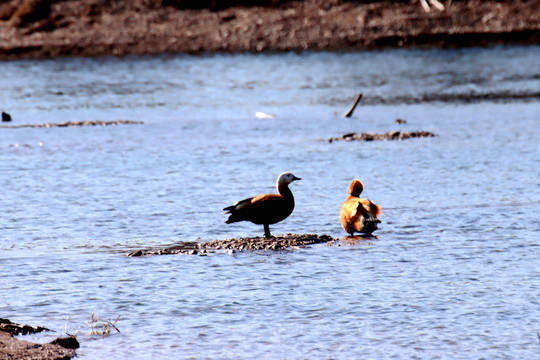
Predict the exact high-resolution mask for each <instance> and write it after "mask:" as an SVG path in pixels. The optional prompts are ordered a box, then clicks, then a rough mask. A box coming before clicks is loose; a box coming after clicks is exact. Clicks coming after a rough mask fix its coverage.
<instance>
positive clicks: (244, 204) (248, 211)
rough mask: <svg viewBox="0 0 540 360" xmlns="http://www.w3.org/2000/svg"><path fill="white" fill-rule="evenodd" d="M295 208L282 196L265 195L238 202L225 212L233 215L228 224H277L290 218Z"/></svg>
mask: <svg viewBox="0 0 540 360" xmlns="http://www.w3.org/2000/svg"><path fill="white" fill-rule="evenodd" d="M293 208H294V200H293V201H292V204H291V202H290V201H287V200H285V199H284V198H283V196H281V195H277V194H264V195H259V196H255V197H251V198H247V199H244V200H241V201H239V202H237V203H236V204H234V205H232V206H228V207H226V208H225V209H224V210H225V211H226V213H230V214H231V215H230V216H229V218H228V219H227V221H225V222H226V223H227V224H230V223H233V222H238V221H251V222H253V223H255V224H275V223H276V222H279V221H281V220H283V219H285V218H286V217H287V216H289V215H290V214H291V212H292V210H293Z"/></svg>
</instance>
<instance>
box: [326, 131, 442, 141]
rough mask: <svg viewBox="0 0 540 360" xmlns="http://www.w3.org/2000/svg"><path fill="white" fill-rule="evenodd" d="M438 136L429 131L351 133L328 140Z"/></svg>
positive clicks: (402, 138)
mask: <svg viewBox="0 0 540 360" xmlns="http://www.w3.org/2000/svg"><path fill="white" fill-rule="evenodd" d="M434 136H437V135H436V134H434V133H431V132H429V131H413V132H401V131H389V132H386V133H382V134H378V133H361V134H357V133H350V134H345V135H343V136H341V137H334V138H330V139H328V141H329V142H333V141H373V140H404V139H411V138H423V137H434Z"/></svg>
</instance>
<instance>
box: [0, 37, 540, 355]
mask: <svg viewBox="0 0 540 360" xmlns="http://www.w3.org/2000/svg"><path fill="white" fill-rule="evenodd" d="M539 58H540V47H513V46H508V47H494V48H486V49H480V48H478V49H476V48H472V49H463V50H386V51H374V52H351V53H326V52H321V53H309V52H308V53H301V54H295V53H287V54H271V55H261V54H238V55H229V54H220V55H204V56H186V55H178V56H171V55H168V56H160V57H126V58H98V59H55V60H42V61H30V60H25V61H15V62H2V63H0V69H1V73H2V74H3V75H2V76H1V77H0V99H1V102H0V106H1V109H0V110H2V111H7V112H9V113H11V115H12V117H13V125H21V124H40V123H48V122H64V121H79V120H140V121H144V124H142V125H123V126H107V127H81V128H20V129H10V128H0V171H1V177H0V189H1V191H2V196H1V197H0V208H1V209H2V214H1V216H0V230H1V232H0V234H1V235H0V269H1V270H2V271H1V272H0V286H1V289H2V291H1V292H0V317H3V318H9V319H11V320H12V321H16V322H19V323H26V324H35V325H41V326H45V327H48V328H50V329H52V330H53V331H52V332H49V333H45V334H39V335H31V336H26V337H24V338H25V339H27V340H30V341H50V340H51V339H52V338H55V337H57V336H59V335H62V334H63V333H65V331H66V330H67V332H69V333H77V334H78V338H79V341H80V342H81V348H80V349H78V350H77V354H78V356H79V358H80V359H103V358H110V359H113V358H114V359H148V358H151V357H153V358H158V359H169V358H181V359H205V358H206V359H253V358H263V359H330V358H333V359H352V358H418V359H426V358H430V359H435V358H442V359H482V358H484V359H498V358H500V359H508V358H519V359H533V358H537V357H538V354H539V353H540V344H539V340H538V336H537V332H538V331H540V322H539V319H540V296H539V295H540V292H539V289H540V280H539V279H540V261H539V255H540V236H539V234H540V219H539V216H538V215H539V214H540V142H539V139H540V76H539V74H540V62H539V61H538V59H539ZM360 91H361V92H363V93H364V98H363V100H362V102H361V105H360V106H359V107H358V108H357V109H356V111H355V113H354V116H353V117H352V118H348V119H344V118H342V117H341V114H342V113H343V112H344V111H345V110H347V108H348V107H349V106H350V104H351V102H352V101H353V100H354V98H355V96H356V95H357V93H358V92H360ZM256 111H264V112H267V113H271V114H275V115H277V117H276V118H275V119H266V120H260V119H256V118H255V116H254V114H255V112H256ZM397 118H401V119H405V120H407V124H405V125H396V124H394V121H395V120H396V119H397ZM392 130H401V131H414V130H427V131H432V132H434V133H437V134H438V135H439V136H438V137H435V138H424V139H411V140H404V141H400V142H392V141H383V142H367V143H360V142H333V143H329V142H328V141H325V139H328V138H330V137H336V136H341V135H343V134H345V133H349V132H385V131H392ZM283 171H292V172H294V174H295V175H297V176H299V177H301V178H302V179H303V180H302V181H299V182H295V183H293V184H292V185H291V189H292V191H293V193H294V196H295V200H296V208H295V210H294V212H293V214H292V215H291V216H290V217H289V218H288V219H286V220H285V221H283V222H281V223H279V224H275V225H273V226H272V227H271V230H272V233H274V234H282V233H289V232H290V233H299V234H302V233H317V234H328V235H331V236H333V237H340V238H343V241H341V242H339V243H337V244H333V245H332V246H326V245H324V244H320V245H313V246H310V247H307V248H303V249H295V250H290V251H283V252H237V253H234V254H226V253H216V254H210V255H208V256H181V255H171V256H156V257H147V258H128V257H126V256H125V255H126V254H127V253H128V252H130V251H133V250H136V249H140V248H149V247H159V246H166V245H171V244H173V243H176V242H179V241H209V240H214V239H225V238H230V237H238V236H260V235H262V234H263V229H262V227H261V226H258V225H253V224H251V223H237V224H230V225H226V224H224V221H225V220H226V216H225V215H223V214H222V210H221V209H222V208H223V207H225V206H227V205H230V204H231V203H233V202H235V201H237V200H240V199H243V198H245V197H248V196H252V195H256V194H259V193H265V192H273V191H275V188H274V184H275V180H276V178H277V176H278V175H279V174H280V173H281V172H283ZM354 178H359V179H361V180H362V181H363V182H364V186H365V190H364V196H365V197H367V198H369V199H371V200H372V201H373V202H375V203H377V204H379V205H380V206H381V207H382V215H381V220H382V224H381V226H380V229H379V231H377V233H376V235H377V237H376V238H373V239H369V240H353V241H350V240H347V239H345V238H344V237H345V235H346V234H345V233H344V231H343V230H342V229H341V226H340V224H339V220H338V214H339V208H340V206H341V203H342V202H343V200H344V199H345V197H346V195H347V194H346V193H347V188H348V186H349V183H350V181H351V180H352V179H354ZM93 311H95V313H96V315H97V316H99V317H100V318H101V319H102V320H105V319H108V318H110V319H112V320H114V319H116V317H118V316H120V318H119V320H118V322H117V323H116V326H117V328H118V329H119V330H120V333H117V332H116V331H113V333H112V335H110V336H106V337H103V336H99V335H97V336H96V335H90V334H89V333H90V329H89V328H88V327H87V326H85V325H84V323H85V321H89V320H90V316H91V314H92V312H93Z"/></svg>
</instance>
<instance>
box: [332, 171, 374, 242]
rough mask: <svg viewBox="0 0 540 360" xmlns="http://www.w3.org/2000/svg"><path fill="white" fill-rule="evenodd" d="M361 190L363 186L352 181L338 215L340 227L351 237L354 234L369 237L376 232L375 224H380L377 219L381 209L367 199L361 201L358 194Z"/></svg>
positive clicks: (355, 180) (358, 182)
mask: <svg viewBox="0 0 540 360" xmlns="http://www.w3.org/2000/svg"><path fill="white" fill-rule="evenodd" d="M363 190H364V184H363V183H362V182H361V181H360V180H358V179H354V180H353V181H352V182H351V185H350V186H349V195H348V196H347V199H346V200H345V202H344V203H343V205H342V206H341V211H340V213H339V220H340V222H341V226H342V227H343V229H344V230H345V231H346V232H347V233H349V234H350V235H351V236H353V235H354V233H355V232H357V233H360V234H365V235H371V234H372V233H373V232H374V231H375V230H377V224H379V223H380V222H381V221H380V220H379V219H378V218H377V217H378V216H379V215H380V213H381V207H380V206H379V205H375V204H374V203H372V202H371V201H369V200H368V199H362V198H361V197H360V194H361V193H362V191H363Z"/></svg>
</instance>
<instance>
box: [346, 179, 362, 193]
mask: <svg viewBox="0 0 540 360" xmlns="http://www.w3.org/2000/svg"><path fill="white" fill-rule="evenodd" d="M362 191H364V184H362V182H361V181H360V180H358V179H354V180H353V181H352V183H351V185H349V195H351V196H354V197H360V194H361V193H362Z"/></svg>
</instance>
